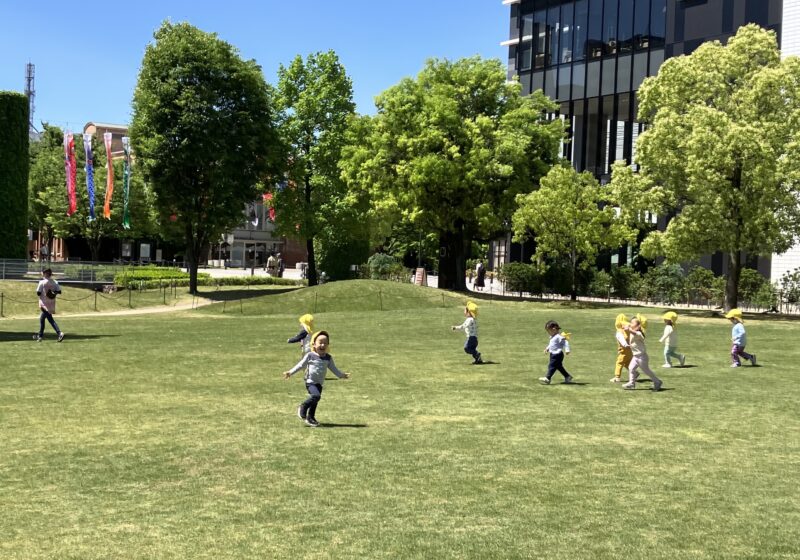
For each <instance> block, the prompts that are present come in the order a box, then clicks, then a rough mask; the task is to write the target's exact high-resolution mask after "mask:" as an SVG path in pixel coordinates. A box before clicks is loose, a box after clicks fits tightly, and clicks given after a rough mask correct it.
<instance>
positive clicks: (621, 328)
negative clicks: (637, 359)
mask: <svg viewBox="0 0 800 560" xmlns="http://www.w3.org/2000/svg"><path fill="white" fill-rule="evenodd" d="M614 326H615V327H616V329H617V335H616V339H617V363H616V366H615V367H614V377H612V378H611V383H620V382H621V381H622V370H623V369H629V368H630V365H631V359H633V352H631V345H630V340H629V335H628V331H626V330H625V327H627V326H628V317H627V316H626V315H625V314H624V313H620V314H619V315H617V319H616V321H614Z"/></svg>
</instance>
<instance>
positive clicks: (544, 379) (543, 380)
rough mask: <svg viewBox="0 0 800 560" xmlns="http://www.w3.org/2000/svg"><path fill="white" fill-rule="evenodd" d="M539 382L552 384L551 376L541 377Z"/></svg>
mask: <svg viewBox="0 0 800 560" xmlns="http://www.w3.org/2000/svg"><path fill="white" fill-rule="evenodd" d="M539 383H542V384H544V385H550V378H549V377H540V378H539Z"/></svg>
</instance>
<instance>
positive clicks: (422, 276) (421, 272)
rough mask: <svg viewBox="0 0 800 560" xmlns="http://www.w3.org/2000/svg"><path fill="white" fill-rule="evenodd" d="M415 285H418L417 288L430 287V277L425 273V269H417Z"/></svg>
mask: <svg viewBox="0 0 800 560" xmlns="http://www.w3.org/2000/svg"><path fill="white" fill-rule="evenodd" d="M414 284H416V285H417V286H427V285H428V275H427V274H426V273H425V269H424V268H418V269H417V272H416V273H415V274H414Z"/></svg>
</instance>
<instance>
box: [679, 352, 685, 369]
mask: <svg viewBox="0 0 800 560" xmlns="http://www.w3.org/2000/svg"><path fill="white" fill-rule="evenodd" d="M680 360H681V367H683V366H685V365H686V354H681V357H680Z"/></svg>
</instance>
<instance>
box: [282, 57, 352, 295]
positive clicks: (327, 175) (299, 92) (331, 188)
mask: <svg viewBox="0 0 800 560" xmlns="http://www.w3.org/2000/svg"><path fill="white" fill-rule="evenodd" d="M277 92H278V95H277V103H278V107H279V108H280V111H281V113H280V119H279V130H280V134H281V137H282V139H283V142H284V145H286V146H287V147H288V150H289V154H288V157H287V165H288V170H287V174H286V179H287V181H286V187H285V188H281V189H278V190H277V191H276V193H275V197H274V198H273V206H274V207H275V209H276V216H277V219H276V223H277V229H278V231H279V232H280V233H282V234H284V235H287V236H290V237H299V238H300V239H303V240H305V243H306V251H307V252H308V284H309V285H310V286H313V285H315V284H316V283H317V258H316V248H315V243H314V241H315V239H316V240H317V242H318V245H321V247H320V248H321V249H322V250H323V254H324V255H328V254H329V253H330V254H331V255H342V256H344V254H346V253H348V251H342V250H341V248H342V247H350V249H351V250H352V249H354V248H355V246H356V245H357V242H358V241H359V239H358V238H359V237H363V236H364V235H365V234H361V235H359V230H360V229H362V228H359V227H358V226H359V225H360V220H359V216H358V213H357V212H354V207H353V205H352V204H350V203H349V201H348V199H347V197H346V196H345V195H346V186H345V184H344V182H343V181H342V179H341V178H340V176H339V170H338V167H337V165H338V162H339V158H340V156H341V151H342V146H343V144H344V137H345V131H346V130H347V126H348V119H349V118H350V117H351V116H352V115H353V114H354V111H355V104H354V103H353V85H352V82H351V81H350V78H349V77H348V76H347V73H346V72H345V68H344V66H342V64H341V63H340V62H339V58H338V56H337V55H336V53H335V52H333V51H328V52H319V53H314V54H310V55H309V56H308V57H307V58H306V59H305V60H303V58H302V57H301V56H299V55H298V56H297V57H295V59H294V60H292V62H291V63H290V64H289V65H288V66H283V65H281V66H280V69H279V70H278V86H277ZM353 228H355V229H356V235H352V230H353ZM353 242H355V243H353ZM360 252H362V253H365V251H364V250H363V249H362V250H361V251H360ZM337 258H339V257H334V259H337ZM363 258H366V254H364V255H363ZM360 262H361V261H359V262H356V263H354V264H360ZM330 272H331V271H330V270H329V271H328V273H330Z"/></svg>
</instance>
